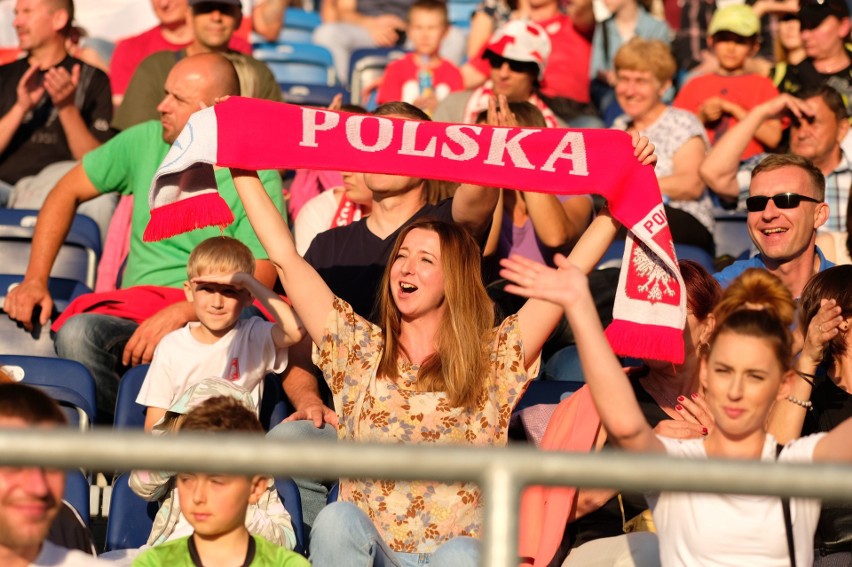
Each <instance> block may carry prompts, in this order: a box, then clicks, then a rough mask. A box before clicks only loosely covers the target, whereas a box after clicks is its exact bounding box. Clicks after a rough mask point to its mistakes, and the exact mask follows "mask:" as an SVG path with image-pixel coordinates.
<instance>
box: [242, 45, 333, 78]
mask: <svg viewBox="0 0 852 567" xmlns="http://www.w3.org/2000/svg"><path fill="white" fill-rule="evenodd" d="M254 56H255V58H256V59H258V60H260V61H263V62H264V63H266V65H267V66H268V67H269V69H270V70H271V71H272V74H273V75H274V76H275V80H276V81H277V82H279V83H295V84H301V85H327V86H330V87H331V86H334V85H335V84H337V78H336V76H335V73H334V60H333V59H332V57H331V52H330V51H329V50H328V49H326V48H325V47H322V46H320V45H314V44H312V43H264V44H261V45H258V46H257V47H255V49H254Z"/></svg>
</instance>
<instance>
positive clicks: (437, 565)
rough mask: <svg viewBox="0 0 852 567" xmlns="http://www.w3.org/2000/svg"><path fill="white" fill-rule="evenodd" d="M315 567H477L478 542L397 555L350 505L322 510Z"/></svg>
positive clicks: (314, 551)
mask: <svg viewBox="0 0 852 567" xmlns="http://www.w3.org/2000/svg"><path fill="white" fill-rule="evenodd" d="M310 549H311V554H310V559H311V564H312V565H313V566H314V567H369V566H371V565H372V566H375V567H423V566H426V565H428V566H429V567H477V566H478V565H479V554H480V552H479V540H476V539H474V538H470V537H457V538H453V539H451V540H449V541H448V542H446V543H444V544H443V545H441V546H440V547H438V549H436V550H435V551H434V552H433V553H398V552H396V551H393V550H392V549H391V548H390V547H388V545H387V544H386V543H385V542H384V541H383V540H382V537H381V536H380V535H379V532H378V530H376V527H375V526H374V525H373V522H371V521H370V518H369V517H368V516H367V514H365V513H364V512H363V511H361V509H360V508H358V507H357V506H355V505H354V504H351V503H349V502H333V503H331V504H329V505H328V506H326V507H325V508H323V510H322V512H320V513H319V516H317V520H316V523H315V524H314V530H313V538H312V539H311V548H310Z"/></svg>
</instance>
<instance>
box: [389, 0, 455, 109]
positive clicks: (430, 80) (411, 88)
mask: <svg viewBox="0 0 852 567" xmlns="http://www.w3.org/2000/svg"><path fill="white" fill-rule="evenodd" d="M449 28H450V22H449V19H448V18H447V4H446V3H445V2H444V1H443V0H416V1H415V2H414V4H412V5H411V8H410V9H409V10H408V27H407V30H408V39H409V41H411V45H412V46H413V48H414V51H412V52H411V53H408V54H406V55H404V56H403V57H402V58H400V59H397V60H395V61H392V62H391V63H390V64H389V65H388V67H387V69H385V74H384V76H383V77H382V82H381V85H380V86H379V92H378V95H377V96H376V101H377V102H378V103H379V104H384V103H386V102H394V101H398V100H401V101H403V102H407V103H409V104H413V105H414V106H416V107H417V108H420V109H421V110H424V111H425V112H426V113H427V114H431V113H432V111H434V110H435V107H436V106H437V104H438V103H439V102H440V101H442V100H443V99H444V98H446V97H447V95H448V94H450V93H451V92H454V91H460V90H462V89H463V88H464V85H463V84H462V77H461V72H459V69H458V67H456V66H455V65H453V64H452V63H451V62H450V61H448V60H446V59H443V58H441V56H440V55H439V54H438V51H439V49H440V47H441V41H442V40H443V38H444V37H445V36H446V35H447V30H449Z"/></svg>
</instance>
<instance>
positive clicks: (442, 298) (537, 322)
mask: <svg viewBox="0 0 852 567" xmlns="http://www.w3.org/2000/svg"><path fill="white" fill-rule="evenodd" d="M641 159H644V157H640V160H641ZM234 175H235V183H236V186H237V190H238V191H239V193H240V197H241V198H242V199H243V203H244V206H245V208H246V212H247V214H248V215H249V219H250V220H251V222H252V225H253V226H255V227H257V230H258V236H259V237H260V238H261V241H262V242H263V243H264V245H265V246H268V247H269V252H270V259H271V260H273V261H274V262H275V265H276V267H277V268H278V270H279V276H280V278H281V281H282V284H283V286H284V289H285V290H286V291H287V293H288V297H289V298H290V299H291V300H292V302H293V305H294V307H295V308H296V310H297V312H298V313H299V314H300V317H301V318H302V321H303V322H304V324H305V329H306V330H307V332H308V334H309V335H310V336H311V338H312V340H313V341H314V342H315V344H317V345H318V346H319V349H320V354H319V355H318V357H317V361H318V364H319V365H320V366H321V367H322V370H323V374H324V377H325V378H326V381H327V382H328V384H329V387H330V388H331V390H332V393H333V395H334V398H335V407H336V408H337V410H338V412H339V419H340V429H339V436H340V438H341V439H351V440H356V441H366V440H374V441H384V442H407V443H441V444H444V443H465V444H473V445H482V444H485V445H497V446H500V445H504V444H505V443H506V429H507V427H508V421H507V420H506V419H505V416H506V415H507V414H508V412H509V411H510V408H511V407H512V406H513V405H514V403H515V402H516V401H517V399H518V396H519V395H520V393H521V392H522V391H523V390H524V388H525V385H526V383H527V381H528V380H529V379H530V378H531V375H530V372H529V371H530V369H532V368H533V363H534V361H535V359H536V358H537V357H538V355H539V351H540V349H541V345H542V344H543V343H544V340H545V339H546V338H547V336H548V335H549V334H550V332H551V331H552V329H553V328H554V327H555V326H556V324H557V322H558V320H559V318H560V313H559V312H558V309H557V310H554V309H550V308H545V309H544V310H540V309H541V307H542V303H541V302H535V301H531V302H527V303H526V304H525V305H524V307H523V308H521V310H520V311H519V312H518V314H517V316H512V317H510V318H509V319H506V320H505V321H504V322H503V323H502V324H501V325H500V326H499V327H497V328H496V329H493V330H491V329H492V325H493V321H494V315H493V310H492V307H491V303H490V301H489V300H488V296H487V294H486V293H485V289H484V287H483V286H482V282H481V278H480V275H479V269H477V266H476V264H477V263H478V261H479V260H478V259H479V257H480V251H479V248H478V245H477V243H476V240H475V239H474V238H473V237H472V236H471V234H470V233H468V232H467V231H465V230H464V229H463V228H461V227H458V226H457V225H456V224H455V223H451V222H446V221H442V220H433V219H428V218H420V219H418V220H416V221H414V222H413V223H412V224H409V225H408V226H406V227H405V228H403V229H402V230H401V231H400V232H399V236H398V237H397V238H396V243H395V245H394V247H393V250H392V252H391V254H390V258H392V259H393V260H392V261H390V262H389V263H388V264H387V266H386V268H385V271H384V276H383V279H382V284H381V287H380V288H379V291H378V292H377V294H378V295H379V296H380V298H381V299H380V305H381V307H380V308H381V315H380V318H381V321H382V324H381V326H379V325H374V324H372V323H370V321H369V320H367V319H365V318H363V317H361V316H359V315H357V312H356V311H355V310H354V309H353V307H352V306H351V305H349V304H348V303H346V302H345V301H344V300H342V299H341V298H339V297H336V296H335V295H334V293H333V292H332V290H331V289H330V288H329V287H328V285H327V284H326V283H325V281H324V280H323V278H322V277H321V276H320V275H319V274H318V273H317V272H316V271H315V270H314V269H313V268H312V267H311V266H310V265H309V264H308V263H307V262H305V261H304V260H302V258H300V257H299V255H298V253H297V252H296V248H295V245H294V244H293V242H292V239H291V237H290V235H289V231H288V229H287V226H286V224H285V223H284V222H281V221H279V220H276V219H275V218H273V217H272V216H271V215H269V213H268V211H269V208H268V204H267V199H266V198H265V197H264V196H263V194H262V191H261V188H260V185H259V183H258V181H257V178H256V177H253V176H252V175H251V174H250V172H235V174H234ZM383 177H385V179H386V182H385V183H384V184H383V185H382V188H383V189H385V190H388V191H389V190H390V189H391V185H390V183H389V182H390V181H392V180H394V179H395V180H397V183H398V182H399V181H401V180H405V179H406V178H399V177H397V178H393V177H390V176H383ZM375 181H376V179H375V178H374V179H373V183H372V184H371V181H370V177H368V184H371V186H374V185H377V184H376V183H375ZM456 198H457V199H458V198H459V196H458V194H457V197H456ZM375 214H376V212H375V211H374V213H373V214H372V215H371V216H370V217H368V219H373V218H374V215H375ZM602 220H603V222H602V223H601V224H600V225H599V226H600V228H598V229H596V230H593V231H591V232H590V241H589V246H588V247H587V248H588V249H586V248H582V245H578V247H577V248H576V249H575V253H576V252H577V251H578V250H583V252H584V253H583V254H579V253H578V254H577V255H576V256H575V258H576V259H577V261H579V262H581V263H582V264H583V265H584V266H586V269H591V268H592V267H593V266H594V264H595V263H596V262H597V260H598V259H599V256H597V257H595V256H596V255H597V254H602V253H603V251H604V250H605V249H606V246H607V245H608V244H609V241H610V239H611V236H612V234H613V233H614V231H611V223H610V222H609V219H606V218H603V217H602ZM368 222H369V220H368ZM486 222H487V221H486ZM352 226H354V225H352ZM604 233H605V235H604ZM581 256H582V258H581ZM350 285H351V284H350ZM516 341H521V342H516ZM498 344H500V345H502V346H500V347H499V348H495V347H496V345H498ZM359 345H360V346H359ZM451 345H453V346H451ZM462 345H464V346H462ZM507 345H508V347H507ZM488 352H491V353H492V354H491V355H490V357H489V355H488V354H487V353H488ZM504 353H506V354H508V353H512V354H509V357H508V359H507V358H506V357H505V356H506V355H505V354H504ZM489 360H490V362H489ZM343 376H346V380H342V377H343ZM339 378H340V379H339ZM344 382H345V383H344ZM365 395H366V396H367V398H366V400H367V401H365V402H364V403H363V404H361V403H356V399H360V400H364V399H365V398H364V397H363V396H365ZM356 405H357V406H358V407H357V408H356ZM361 406H363V407H361ZM353 408H356V409H353ZM412 415H416V416H417V417H415V418H414V419H415V420H417V421H418V423H419V425H418V427H417V428H416V431H412V430H411V429H410V428H408V427H407V426H406V425H404V424H406V423H409V422H410V420H411V419H412ZM421 415H422V416H423V417H422V419H421V417H420V416H421ZM383 416H384V417H383ZM501 416H502V417H501ZM382 490H385V491H389V492H390V494H389V495H387V494H386V495H385V496H381V495H380V492H381V491H382ZM415 501H422V503H423V505H422V506H416V507H415V508H411V506H410V504H411V502H415ZM478 507H479V496H478V492H477V491H476V489H474V488H473V487H472V486H468V485H462V484H454V485H450V486H447V485H446V484H441V483H434V482H412V483H409V482H399V481H397V482H395V483H391V484H390V485H388V484H387V483H381V486H380V484H379V483H377V482H374V481H370V480H360V481H350V480H344V481H342V483H341V489H340V497H339V501H338V502H337V503H335V504H332V505H330V506H327V507H326V508H325V509H324V510H323V511H322V512H320V514H319V516H318V517H317V521H316V525H315V526H314V529H313V534H312V540H311V546H310V547H311V560H312V562H313V564H314V565H316V566H318V567H324V566H341V565H346V564H352V565H355V564H361V565H369V564H374V563H373V560H374V558H378V559H376V560H375V564H387V563H397V561H402V562H403V563H408V562H409V561H416V560H417V556H416V555H411V554H429V555H430V556H431V557H430V565H434V566H436V567H438V566H441V565H454V566H456V565H474V564H476V563H475V562H476V560H477V559H478V547H477V545H476V543H475V541H473V540H471V539H470V536H473V537H475V536H477V535H478V534H479V532H480V519H479V515H478V512H477V508H478ZM368 513H369V516H368ZM399 518H404V520H403V521H402V522H401V523H400V521H399V520H398V519H399ZM464 536H468V537H464ZM396 558H399V559H396Z"/></svg>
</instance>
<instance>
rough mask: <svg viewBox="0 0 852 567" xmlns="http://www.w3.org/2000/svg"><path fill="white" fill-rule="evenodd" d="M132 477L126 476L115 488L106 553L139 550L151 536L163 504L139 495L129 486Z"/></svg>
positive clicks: (122, 477)
mask: <svg viewBox="0 0 852 567" xmlns="http://www.w3.org/2000/svg"><path fill="white" fill-rule="evenodd" d="M129 478H130V475H129V474H128V473H124V474H122V475H120V476H119V477H118V478H116V479H115V482H114V483H113V485H112V496H111V497H110V503H109V517H108V518H107V529H106V544H105V546H104V551H113V550H116V549H137V548H139V547H142V546H143V545H145V544H146V543H147V542H148V536H149V535H150V534H151V528H152V527H153V525H154V517H155V516H156V515H157V510H158V509H159V505H158V504H157V503H156V502H146V501H145V500H143V499H142V498H140V497H139V496H137V495H136V494H135V493H134V492H133V491H132V490H131V489H130V485H128V479H129Z"/></svg>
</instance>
